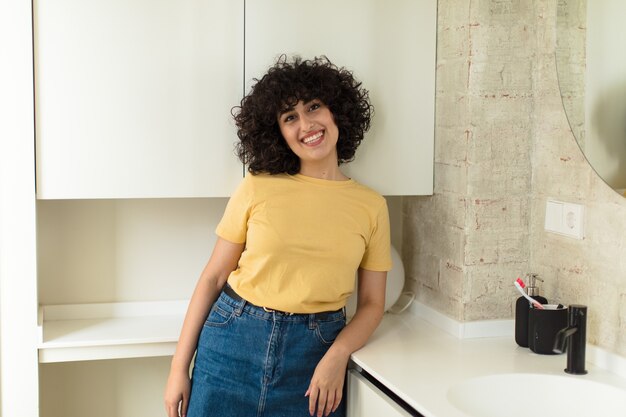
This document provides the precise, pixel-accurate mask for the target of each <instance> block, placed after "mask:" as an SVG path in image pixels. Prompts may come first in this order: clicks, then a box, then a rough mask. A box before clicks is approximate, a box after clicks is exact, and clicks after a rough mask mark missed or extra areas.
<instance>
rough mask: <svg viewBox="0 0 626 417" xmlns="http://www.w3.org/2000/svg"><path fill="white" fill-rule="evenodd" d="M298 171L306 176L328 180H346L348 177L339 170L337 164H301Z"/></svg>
mask: <svg viewBox="0 0 626 417" xmlns="http://www.w3.org/2000/svg"><path fill="white" fill-rule="evenodd" d="M299 173H300V174H302V175H305V176H307V177H313V178H319V179H322V180H330V181H346V180H348V179H349V178H348V177H347V176H345V175H344V174H343V172H341V170H340V169H339V167H338V166H337V165H331V166H316V165H313V164H302V165H301V166H300V172H299Z"/></svg>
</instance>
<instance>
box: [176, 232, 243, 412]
mask: <svg viewBox="0 0 626 417" xmlns="http://www.w3.org/2000/svg"><path fill="white" fill-rule="evenodd" d="M244 246H245V245H244V244H243V243H232V242H229V241H227V240H224V239H222V238H219V237H218V239H217V242H216V244H215V248H214V249H213V253H212V254H211V258H210V259H209V262H208V263H207V265H206V266H205V267H204V270H203V271H202V274H201V275H200V278H199V279H198V283H197V284H196V288H195V290H194V292H193V295H192V296H191V300H190V302H189V307H188V308H187V314H186V315H185V321H184V322H183V328H182V330H181V332H180V337H179V339H178V343H177V345H176V352H175V353H174V357H173V358H172V364H171V367H170V375H169V378H168V380H167V386H166V388H165V395H164V399H165V409H166V411H167V415H168V417H179V415H180V416H182V417H184V416H185V415H186V414H187V405H188V404H189V393H190V390H191V383H190V379H189V366H190V364H191V360H192V359H193V355H194V353H195V351H196V345H197V343H198V338H199V336H200V331H201V330H202V326H203V325H204V322H205V320H206V318H207V316H208V314H209V310H210V309H211V306H212V305H213V303H214V302H215V300H216V299H217V297H218V296H219V294H220V292H221V291H222V288H223V287H224V284H226V281H227V280H228V276H229V275H230V273H231V272H232V271H234V270H235V269H236V268H237V264H238V262H239V258H240V257H241V253H242V252H243V249H244ZM179 413H180V414H179Z"/></svg>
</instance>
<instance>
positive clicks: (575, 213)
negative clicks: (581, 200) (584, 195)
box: [544, 200, 585, 239]
mask: <svg viewBox="0 0 626 417" xmlns="http://www.w3.org/2000/svg"><path fill="white" fill-rule="evenodd" d="M584 214H585V207H584V206H583V205H581V204H575V203H565V202H562V201H556V200H547V201H546V218H545V223H544V227H545V229H546V230H547V231H549V232H552V233H557V234H560V235H563V236H568V237H573V238H574V239H583V238H584V230H583V224H584V222H583V220H584Z"/></svg>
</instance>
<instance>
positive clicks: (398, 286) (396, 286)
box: [346, 246, 404, 317]
mask: <svg viewBox="0 0 626 417" xmlns="http://www.w3.org/2000/svg"><path fill="white" fill-rule="evenodd" d="M391 261H392V262H393V267H392V268H391V271H389V272H388V273H387V288H386V292H385V311H388V310H389V308H391V306H392V305H394V304H395V303H396V301H398V298H400V294H401V293H402V289H403V288H404V265H403V264H402V259H401V258H400V254H399V253H398V251H397V250H396V248H394V247H393V246H392V247H391ZM356 300H357V291H356V287H355V290H354V293H353V294H352V295H351V296H350V298H348V302H347V303H346V315H347V316H348V317H352V316H354V313H355V312H356Z"/></svg>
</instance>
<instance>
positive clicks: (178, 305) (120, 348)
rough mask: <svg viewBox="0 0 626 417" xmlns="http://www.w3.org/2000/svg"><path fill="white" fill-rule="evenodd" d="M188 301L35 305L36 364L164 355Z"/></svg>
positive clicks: (170, 351) (174, 338)
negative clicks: (37, 335)
mask: <svg viewBox="0 0 626 417" xmlns="http://www.w3.org/2000/svg"><path fill="white" fill-rule="evenodd" d="M187 304H188V301H186V300H176V301H155V302H127V303H94V304H69V305H49V306H41V307H40V308H39V317H38V319H39V320H38V328H39V345H38V349H39V362H40V363H52V362H73V361H85V360H99V359H122V358H141V357H153V356H169V355H172V354H173V353H174V349H175V347H176V341H177V340H178V336H179V334H180V329H181V327H182V322H183V319H184V315H185V311H186V308H187Z"/></svg>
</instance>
